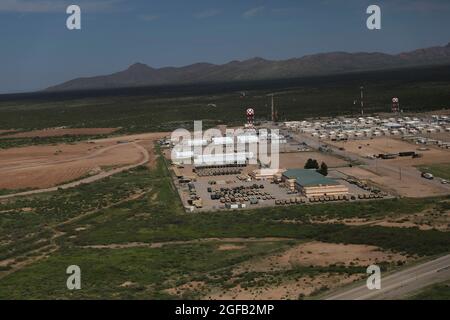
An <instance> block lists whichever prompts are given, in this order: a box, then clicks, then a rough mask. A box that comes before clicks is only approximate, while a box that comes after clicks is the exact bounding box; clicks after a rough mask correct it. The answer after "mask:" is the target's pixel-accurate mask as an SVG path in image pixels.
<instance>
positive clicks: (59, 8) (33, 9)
mask: <svg viewBox="0 0 450 320" xmlns="http://www.w3.org/2000/svg"><path fill="white" fill-rule="evenodd" d="M122 1H123V0H93V1H87V0H83V1H75V2H74V1H67V0H0V12H18V13H53V12H64V13H65V12H66V8H67V7H68V6H69V5H71V4H77V5H79V6H80V7H81V10H85V11H95V12H104V11H110V10H112V9H113V8H114V5H115V4H117V3H119V2H122Z"/></svg>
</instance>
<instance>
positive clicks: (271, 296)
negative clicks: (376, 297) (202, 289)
mask: <svg viewBox="0 0 450 320" xmlns="http://www.w3.org/2000/svg"><path fill="white" fill-rule="evenodd" d="M360 278H361V275H356V274H353V275H345V274H344V275H341V274H328V273H324V274H320V275H318V276H315V277H311V276H305V277H301V278H299V279H297V280H288V281H284V282H283V283H281V284H280V285H269V286H265V287H252V288H243V287H241V286H240V285H238V286H236V287H233V288H231V289H229V290H218V291H215V292H212V293H210V294H207V295H206V296H204V297H203V298H204V299H210V300H283V299H284V300H296V299H299V298H300V297H302V296H305V297H307V296H310V295H311V294H313V293H315V292H317V290H319V289H321V288H324V287H326V288H327V289H332V288H335V287H339V286H342V285H345V284H348V283H351V282H353V281H356V280H358V279H360Z"/></svg>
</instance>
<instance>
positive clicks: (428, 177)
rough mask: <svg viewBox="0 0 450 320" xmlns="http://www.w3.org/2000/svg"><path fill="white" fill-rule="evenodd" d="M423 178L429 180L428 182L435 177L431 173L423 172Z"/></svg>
mask: <svg viewBox="0 0 450 320" xmlns="http://www.w3.org/2000/svg"><path fill="white" fill-rule="evenodd" d="M422 178H425V179H428V180H433V179H434V176H433V175H432V174H431V173H429V172H422Z"/></svg>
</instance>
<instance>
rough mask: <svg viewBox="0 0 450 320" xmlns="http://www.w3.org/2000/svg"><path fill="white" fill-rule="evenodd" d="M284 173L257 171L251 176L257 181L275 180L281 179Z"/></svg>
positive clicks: (268, 170) (278, 170)
mask: <svg viewBox="0 0 450 320" xmlns="http://www.w3.org/2000/svg"><path fill="white" fill-rule="evenodd" d="M284 171H285V170H281V169H256V170H253V171H252V172H251V173H250V176H251V177H252V178H253V179H255V180H274V179H278V178H281V175H282V173H283V172H284Z"/></svg>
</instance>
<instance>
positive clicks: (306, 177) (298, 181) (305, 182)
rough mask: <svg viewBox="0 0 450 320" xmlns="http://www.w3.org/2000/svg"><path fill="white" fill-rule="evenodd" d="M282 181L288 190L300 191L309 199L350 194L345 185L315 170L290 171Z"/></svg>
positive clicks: (284, 175)
mask: <svg viewBox="0 0 450 320" xmlns="http://www.w3.org/2000/svg"><path fill="white" fill-rule="evenodd" d="M282 180H283V182H284V183H285V184H286V186H287V187H288V188H290V189H291V190H298V191H299V192H301V193H302V194H303V195H304V196H306V197H308V198H310V197H320V196H334V195H345V194H348V188H347V187H346V186H345V185H343V184H341V183H339V182H338V181H337V180H334V179H330V178H327V177H325V176H323V175H321V174H320V173H318V172H317V171H316V170H314V169H312V170H311V169H289V170H287V171H285V172H284V173H283V176H282Z"/></svg>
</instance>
